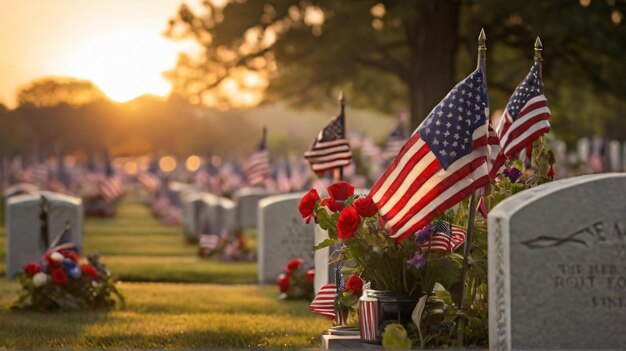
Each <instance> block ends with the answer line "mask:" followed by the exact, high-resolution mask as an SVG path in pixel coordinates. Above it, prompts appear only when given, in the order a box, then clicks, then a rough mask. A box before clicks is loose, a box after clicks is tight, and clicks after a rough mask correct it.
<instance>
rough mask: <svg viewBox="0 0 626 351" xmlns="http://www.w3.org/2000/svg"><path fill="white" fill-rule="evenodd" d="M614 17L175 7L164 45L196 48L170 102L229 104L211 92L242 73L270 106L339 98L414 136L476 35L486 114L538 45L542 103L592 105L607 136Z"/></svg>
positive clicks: (618, 52) (465, 68)
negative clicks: (400, 122)
mask: <svg viewBox="0 0 626 351" xmlns="http://www.w3.org/2000/svg"><path fill="white" fill-rule="evenodd" d="M220 3H222V2H220ZM220 5H221V4H220ZM625 12H626V1H623V0H606V1H601V0H595V1H591V0H580V1H579V2H576V1H540V0H529V1H520V2H513V1H497V0H475V1H461V0H416V1H401V0H362V1H332V0H310V1H302V0H263V1H256V0H255V1H250V0H248V1H246V0H242V1H230V2H226V5H225V6H217V5H215V3H214V2H211V1H204V2H202V4H201V6H199V7H198V6H194V7H193V8H192V7H189V6H186V5H182V6H181V7H180V9H179V11H178V13H177V14H176V15H175V16H174V17H173V18H172V19H171V21H170V25H169V29H168V34H169V35H170V36H171V37H173V38H178V39H182V38H193V40H195V41H196V42H197V43H198V44H199V47H200V48H201V51H200V53H195V54H191V53H187V54H183V55H181V56H180V59H179V61H178V65H177V67H176V69H175V70H174V71H172V72H171V73H170V78H171V80H172V81H173V82H174V85H175V90H176V91H177V92H179V93H181V94H183V95H185V96H187V97H189V98H190V99H191V100H192V101H194V102H204V103H209V104H210V103H215V102H216V101H219V102H220V103H228V101H226V100H223V99H221V98H220V91H222V90H223V89H224V85H226V84H227V85H229V86H230V87H231V90H232V87H233V84H239V86H240V87H241V88H242V89H243V88H245V85H246V83H245V80H244V81H242V80H241V79H240V77H241V76H242V75H243V74H244V73H246V72H247V73H254V74H256V75H257V76H258V77H261V79H262V80H267V81H268V82H269V87H268V89H267V90H265V89H263V94H264V99H265V100H270V101H271V100H276V99H287V100H290V101H292V102H293V103H295V104H299V105H301V104H320V103H322V102H323V101H328V100H329V99H330V98H332V97H334V96H336V93H337V92H338V90H339V89H345V90H346V91H347V93H348V94H349V95H348V96H352V97H353V98H352V99H351V103H354V104H357V105H363V106H368V107H374V108H377V109H379V110H382V111H385V112H391V113H397V112H399V111H402V110H409V111H410V113H411V120H412V125H413V127H415V126H417V124H418V123H419V122H420V121H421V120H422V119H423V118H424V117H426V115H427V114H428V112H429V111H430V109H431V108H432V107H433V106H434V105H435V104H436V103H437V102H438V101H439V100H440V99H441V98H442V97H443V96H444V95H445V94H446V93H447V92H448V91H449V89H450V88H451V87H452V86H453V84H454V83H455V82H456V81H457V80H459V79H460V78H462V77H464V76H465V75H467V74H469V73H470V72H471V70H473V69H474V67H475V65H476V59H475V56H476V38H477V36H478V33H479V31H480V28H481V27H484V28H485V31H486V33H487V46H488V61H487V62H488V63H487V72H488V84H489V90H490V97H491V98H492V101H491V106H492V108H493V107H494V106H495V107H501V106H503V105H504V104H505V103H506V100H507V99H508V96H509V95H510V94H511V92H512V91H513V89H514V88H515V86H516V85H517V83H519V81H521V80H522V78H523V77H524V76H525V74H526V72H527V71H528V69H529V68H530V65H531V60H532V54H533V43H534V40H535V38H536V36H538V35H539V36H541V38H542V41H543V43H544V46H545V51H544V58H545V64H544V77H545V85H546V91H547V95H548V98H549V99H551V98H552V100H551V101H554V98H556V99H560V98H563V100H570V98H569V97H571V96H572V95H579V96H583V97H584V99H585V100H586V101H588V102H589V103H590V104H593V105H596V106H600V110H602V113H603V114H604V116H603V117H602V120H603V121H605V122H607V123H604V124H603V127H604V128H603V129H604V130H606V129H607V127H608V125H609V123H608V121H610V120H612V119H613V120H615V119H616V117H615V116H616V114H620V113H623V112H624V104H623V103H621V102H619V100H620V99H623V98H624V97H625V96H626V79H625V78H626V77H625V73H624V70H623V63H622V60H623V56H624V53H626V41H625V40H623V39H624V38H625V37H626V27H625V23H624V21H623V20H622V17H623V14H624V13H625ZM233 82H235V83H233ZM609 100H610V101H609ZM609 105H610V107H608V108H602V106H604V107H607V106H609ZM551 106H552V103H551ZM553 106H555V107H558V109H554V111H553V115H554V116H555V119H554V121H555V123H556V124H562V125H563V126H564V127H565V128H564V131H565V133H566V134H567V133H574V134H576V133H577V134H581V133H582V134H584V133H589V132H590V130H589V129H587V128H586V127H583V126H582V125H584V124H585V123H584V121H581V118H582V119H589V118H591V116H584V117H581V116H578V115H576V112H577V110H576V109H575V108H573V107H572V106H569V105H567V104H561V103H555V104H553ZM605 117H606V118H605ZM570 124H571V126H570ZM574 125H581V127H580V128H577V127H573V126H574ZM622 137H624V136H623V135H622Z"/></svg>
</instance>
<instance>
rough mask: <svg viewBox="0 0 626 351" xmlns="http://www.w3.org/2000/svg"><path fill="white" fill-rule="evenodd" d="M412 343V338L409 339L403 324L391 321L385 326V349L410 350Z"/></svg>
mask: <svg viewBox="0 0 626 351" xmlns="http://www.w3.org/2000/svg"><path fill="white" fill-rule="evenodd" d="M411 345H412V342H411V339H409V337H408V335H407V332H406V329H404V327H403V326H402V324H400V323H391V324H389V325H387V326H386V327H385V331H384V332H383V347H384V348H385V350H409V349H411Z"/></svg>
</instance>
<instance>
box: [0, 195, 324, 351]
mask: <svg viewBox="0 0 626 351" xmlns="http://www.w3.org/2000/svg"><path fill="white" fill-rule="evenodd" d="M246 235H247V237H248V238H249V240H248V241H247V244H248V245H250V246H251V247H253V248H254V247H255V246H256V243H255V233H254V232H253V231H249V232H247V233H246ZM196 250H197V245H190V244H187V243H185V242H184V239H183V235H182V233H181V228H180V227H178V226H176V227H165V226H162V225H161V224H160V223H159V222H158V221H157V220H156V219H154V218H153V217H152V216H151V215H150V213H149V209H148V208H147V207H145V206H144V205H143V204H141V203H139V202H138V201H136V200H135V199H133V198H130V199H126V200H125V201H124V202H122V203H121V204H120V205H119V206H118V214H117V216H116V217H115V218H112V219H98V218H88V219H86V221H85V250H84V252H85V253H86V254H90V253H95V252H97V253H99V254H100V255H101V256H102V260H103V262H104V263H105V264H106V265H107V267H108V268H109V270H111V272H113V274H114V276H116V277H117V279H118V280H120V282H119V287H120V289H121V290H122V292H123V293H124V295H125V298H126V305H125V306H124V307H116V308H115V309H114V310H113V311H110V312H92V311H89V312H84V311H83V312H62V313H54V314H53V313H49V314H46V313H31V312H15V311H11V309H10V306H11V303H12V302H13V301H14V300H15V299H16V298H17V296H18V291H19V284H18V283H17V282H15V281H8V280H7V279H6V278H4V274H5V273H4V272H5V268H6V267H5V260H6V257H5V254H6V232H5V229H4V228H1V229H0V274H2V278H0V326H2V327H1V328H0V348H2V347H8V348H41V347H44V348H45V347H64V348H96V347H97V348H103V347H122V348H123V347H137V348H154V347H166V348H211V347H219V348H243V347H311V346H317V345H318V344H319V335H320V333H321V332H322V331H324V330H326V329H327V328H328V327H330V324H331V323H330V322H329V321H327V320H326V319H323V318H321V317H317V316H315V315H314V314H312V313H310V312H309V310H308V302H306V301H279V300H278V299H277V296H278V290H277V288H276V287H275V286H274V285H268V286H259V285H256V279H257V278H256V277H257V275H256V263H230V262H228V263H225V262H219V261H218V260H217V259H210V260H202V259H199V258H198V257H197V256H196Z"/></svg>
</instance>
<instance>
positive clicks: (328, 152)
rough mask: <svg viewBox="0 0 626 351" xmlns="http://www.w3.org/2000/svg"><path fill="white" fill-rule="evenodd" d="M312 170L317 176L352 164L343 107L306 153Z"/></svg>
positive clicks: (305, 156)
mask: <svg viewBox="0 0 626 351" xmlns="http://www.w3.org/2000/svg"><path fill="white" fill-rule="evenodd" d="M304 158H306V160H307V161H309V164H310V165H311V169H312V170H313V172H315V173H316V174H317V175H322V174H324V173H326V172H327V171H331V170H334V169H338V168H342V167H345V166H347V165H349V164H350V162H351V160H352V150H351V149H350V142H349V141H348V139H346V137H345V116H344V111H343V105H342V108H341V113H340V114H339V116H337V117H335V118H334V119H333V120H332V121H330V123H328V125H326V127H324V129H322V131H321V132H320V133H319V135H318V136H317V138H315V139H314V140H313V142H312V143H311V145H310V146H309V149H308V150H307V151H306V152H305V153H304Z"/></svg>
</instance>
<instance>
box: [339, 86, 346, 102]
mask: <svg viewBox="0 0 626 351" xmlns="http://www.w3.org/2000/svg"><path fill="white" fill-rule="evenodd" d="M338 99H339V103H341V105H342V106H343V105H345V104H346V97H345V95H344V94H343V89H341V90H340V91H339V98H338Z"/></svg>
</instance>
